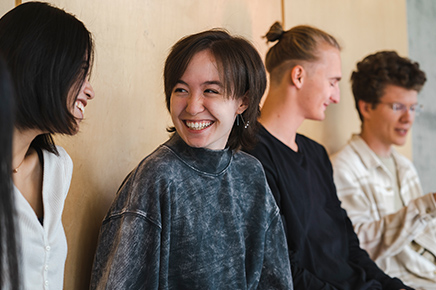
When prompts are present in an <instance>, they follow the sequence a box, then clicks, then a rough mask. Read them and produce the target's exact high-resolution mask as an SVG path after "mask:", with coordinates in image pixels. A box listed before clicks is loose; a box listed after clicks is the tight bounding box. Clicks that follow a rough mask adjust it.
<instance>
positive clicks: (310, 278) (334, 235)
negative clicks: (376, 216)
mask: <svg viewBox="0 0 436 290" xmlns="http://www.w3.org/2000/svg"><path fill="white" fill-rule="evenodd" d="M258 138H259V142H258V143H257V144H256V146H255V148H254V149H253V150H250V151H248V152H249V153H250V154H252V155H254V156H255V157H256V158H258V159H259V160H260V162H261V163H262V165H263V166H264V169H265V172H266V176H267V179H268V184H269V186H270V187H271V191H272V192H273V194H274V197H275V199H276V201H277V204H278V206H279V208H280V210H281V215H282V218H283V221H284V225H285V230H286V236H287V241H288V248H289V254H290V261H291V267H292V275H293V279H294V287H295V289H305V290H307V289H343V290H363V289H401V288H406V289H410V288H407V287H405V286H404V285H403V284H402V283H401V281H400V280H398V279H392V278H390V277H389V276H387V275H386V274H384V272H383V271H381V270H380V269H379V268H378V267H377V266H376V264H375V263H374V262H373V261H372V260H371V259H370V258H369V256H368V254H367V253H366V251H364V250H362V249H361V248H360V247H359V241H358V238H357V235H356V234H355V232H354V230H353V227H352V224H351V222H350V220H349V218H348V216H347V214H346V212H345V210H343V209H342V208H341V206H340V201H339V199H338V197H337V194H336V188H335V185H334V182H333V170H332V166H331V163H330V160H329V157H328V154H327V152H326V150H325V149H324V147H323V146H321V145H320V144H318V143H316V142H315V141H313V140H311V139H309V138H307V137H305V136H303V135H300V134H297V137H296V142H297V144H298V152H295V151H293V150H292V149H290V148H289V147H288V146H286V145H285V144H283V143H282V142H281V141H279V140H278V139H277V138H275V137H274V136H272V135H271V134H270V133H269V132H268V131H267V130H266V129H265V128H263V127H261V129H260V132H259V134H258Z"/></svg>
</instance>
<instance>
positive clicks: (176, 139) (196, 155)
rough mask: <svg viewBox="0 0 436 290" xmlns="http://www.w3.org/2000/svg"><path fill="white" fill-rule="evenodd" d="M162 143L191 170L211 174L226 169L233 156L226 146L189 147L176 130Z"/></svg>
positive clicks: (216, 173)
mask: <svg viewBox="0 0 436 290" xmlns="http://www.w3.org/2000/svg"><path fill="white" fill-rule="evenodd" d="M164 145H165V146H167V147H169V148H170V149H171V150H172V151H174V153H175V154H176V155H177V157H178V158H180V160H181V161H182V162H183V163H185V164H186V165H187V166H189V167H191V168H192V169H193V170H196V171H200V172H202V173H207V174H212V175H219V174H221V173H222V172H223V171H224V170H226V169H227V167H228V166H229V165H230V163H231V161H232V158H233V157H232V156H233V154H232V151H231V150H229V149H228V148H226V149H223V150H211V149H207V148H194V147H190V146H188V145H187V144H186V143H185V141H183V139H182V138H181V137H180V136H179V134H177V132H176V133H174V135H173V136H172V137H171V138H170V139H169V140H168V141H167V142H165V144H164Z"/></svg>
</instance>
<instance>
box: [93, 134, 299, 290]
mask: <svg viewBox="0 0 436 290" xmlns="http://www.w3.org/2000/svg"><path fill="white" fill-rule="evenodd" d="M288 256H289V255H288V250H287V244H286V240H285V234H284V230H283V225H282V221H281V218H280V216H279V210H278V207H277V205H276V203H275V201H274V197H273V195H272V194H271V191H270V189H269V187H268V185H267V182H266V178H265V174H264V171H263V168H262V166H261V164H260V163H259V161H258V160H257V159H255V158H254V157H252V156H251V155H248V154H246V153H244V152H237V153H235V152H232V151H230V150H227V149H225V150H220V151H213V150H208V149H203V148H192V147H189V146H188V145H186V143H185V142H184V141H183V140H182V139H181V138H180V137H179V136H178V135H177V134H175V135H173V137H172V138H171V139H170V140H169V141H167V142H166V143H165V144H163V145H161V146H160V147H158V148H157V149H156V150H155V151H154V152H153V153H152V154H150V155H149V156H147V157H146V158H145V159H144V160H142V161H141V163H140V164H139V165H138V166H137V167H136V168H135V169H134V170H133V171H132V172H131V173H130V174H129V175H128V176H127V178H126V179H125V180H124V182H123V184H122V185H121V187H120V189H119V191H118V194H117V196H116V198H115V200H114V202H113V204H112V206H111V208H110V210H109V212H108V214H107V215H106V217H105V219H104V221H103V224H102V227H101V231H100V237H99V243H98V247H97V252H96V256H95V261H94V266H93V271H92V278H91V289H129V290H133V289H293V285H292V275H291V268H290V263H289V258H288Z"/></svg>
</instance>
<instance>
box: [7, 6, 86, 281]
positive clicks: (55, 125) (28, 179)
mask: <svg viewBox="0 0 436 290" xmlns="http://www.w3.org/2000/svg"><path fill="white" fill-rule="evenodd" d="M0 52H1V53H2V54H3V55H4V57H5V60H6V63H7V65H8V68H9V70H10V73H11V77H12V80H13V84H14V90H15V110H14V112H15V123H14V133H13V148H12V154H13V155H12V180H13V183H14V187H13V190H14V192H15V199H16V201H15V202H16V207H17V213H18V216H17V217H18V219H17V220H18V225H19V228H20V234H21V241H20V244H21V257H20V259H21V260H20V261H21V263H20V266H22V268H21V270H22V271H21V273H22V276H23V277H22V281H23V284H24V288H25V289H43V288H44V287H47V286H48V285H49V286H50V288H51V289H62V287H63V274H64V264H65V259H66V255H67V242H66V237H65V233H64V229H63V226H62V222H61V216H62V211H63V207H64V201H65V198H66V195H67V193H68V189H69V185H70V181H71V175H72V169H73V167H72V161H71V158H70V157H69V156H68V154H67V153H66V152H65V150H64V149H63V148H61V147H59V146H56V145H55V144H54V142H53V138H52V134H55V133H60V134H67V135H74V134H75V133H77V132H78V130H79V123H80V121H81V120H82V119H83V118H84V112H85V110H84V108H85V106H86V104H87V102H88V101H89V100H90V99H92V98H93V97H94V91H93V89H92V87H91V85H90V84H89V81H88V76H89V73H90V68H91V66H92V63H93V52H94V46H93V40H92V36H91V34H90V32H89V31H88V30H87V29H86V27H85V26H84V25H83V23H82V22H80V21H79V20H78V19H76V18H75V17H74V16H73V15H71V14H69V13H67V12H65V11H63V10H61V9H58V8H56V7H53V6H51V5H49V4H47V3H42V2H27V3H24V4H21V5H19V6H17V7H15V8H14V9H12V10H11V11H9V12H8V13H6V14H5V15H4V16H3V17H2V18H1V19H0Z"/></svg>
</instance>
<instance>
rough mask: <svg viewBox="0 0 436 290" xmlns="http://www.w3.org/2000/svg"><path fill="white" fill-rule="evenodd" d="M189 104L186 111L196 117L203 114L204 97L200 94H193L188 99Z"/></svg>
mask: <svg viewBox="0 0 436 290" xmlns="http://www.w3.org/2000/svg"><path fill="white" fill-rule="evenodd" d="M186 102H187V104H186V109H185V111H186V112H187V113H188V114H190V115H192V116H195V115H197V114H198V113H201V112H203V110H204V106H203V97H202V96H201V95H200V94H197V93H191V94H190V95H189V97H188V98H187V101H186Z"/></svg>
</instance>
